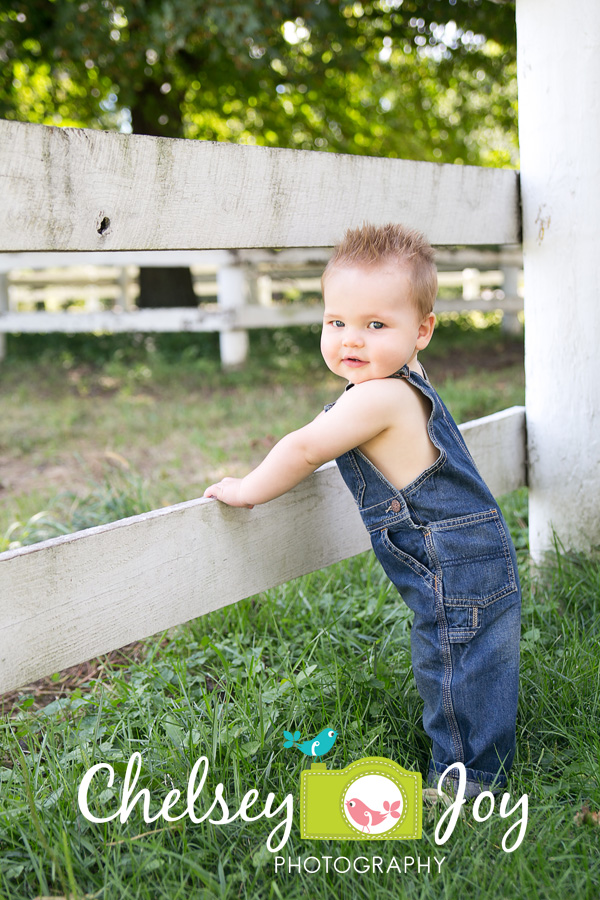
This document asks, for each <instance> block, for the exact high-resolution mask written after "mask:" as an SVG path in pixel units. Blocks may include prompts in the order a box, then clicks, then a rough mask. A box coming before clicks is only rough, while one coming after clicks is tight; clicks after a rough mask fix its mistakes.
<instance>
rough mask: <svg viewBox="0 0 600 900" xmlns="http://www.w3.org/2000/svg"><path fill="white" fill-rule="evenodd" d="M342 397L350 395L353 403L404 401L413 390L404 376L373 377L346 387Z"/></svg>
mask: <svg viewBox="0 0 600 900" xmlns="http://www.w3.org/2000/svg"><path fill="white" fill-rule="evenodd" d="M343 396H344V397H352V402H355V403H386V404H387V403H393V404H396V403H405V402H409V401H410V398H412V397H413V396H414V391H413V389H412V388H411V386H410V384H409V383H408V382H407V380H406V379H405V378H393V377H389V378H373V379H371V380H370V381H364V382H362V383H361V384H355V385H353V386H352V388H349V389H348V388H347V389H346V391H345V393H344V395H343Z"/></svg>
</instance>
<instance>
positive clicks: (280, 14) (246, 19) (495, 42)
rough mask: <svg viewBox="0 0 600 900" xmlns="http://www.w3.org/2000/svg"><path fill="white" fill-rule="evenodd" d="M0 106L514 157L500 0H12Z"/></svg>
mask: <svg viewBox="0 0 600 900" xmlns="http://www.w3.org/2000/svg"><path fill="white" fill-rule="evenodd" d="M0 36H1V38H0V63H1V65H0V115H2V116H4V117H6V118H17V119H21V120H25V121H35V122H43V123H45V124H57V125H68V124H79V125H87V126H91V127H95V128H121V129H122V130H131V129H133V131H136V132H143V133H147V134H155V135H159V134H160V135H165V136H170V137H191V138H201V139H203V140H227V141H236V142H242V143H256V144H265V145H268V146H282V147H292V148H299V149H326V150H336V151H342V152H346V153H355V154H365V153H368V154H371V155H383V156H399V157H403V158H413V159H414V158H418V159H429V160H433V161H440V162H454V161H462V162H469V163H483V164H491V165H515V164H516V154H517V150H516V147H517V143H516V73H515V28H514V9H513V7H512V4H510V5H500V6H498V5H493V4H491V3H488V2H485V3H484V2H480V0H427V2H423V0H404V2H403V3H399V2H397V0H368V2H361V3H356V2H348V0H342V2H333V0H321V2H315V0H268V2H263V3H260V4H256V3H253V2H250V0H236V2H235V3H231V2H229V0H210V2H200V3H190V2H189V0H120V2H119V0H105V2H102V3H99V2H98V3H96V2H81V3H77V2H73V0H53V2H48V3H31V2H29V0H14V2H13V3H12V4H11V8H10V10H8V11H0Z"/></svg>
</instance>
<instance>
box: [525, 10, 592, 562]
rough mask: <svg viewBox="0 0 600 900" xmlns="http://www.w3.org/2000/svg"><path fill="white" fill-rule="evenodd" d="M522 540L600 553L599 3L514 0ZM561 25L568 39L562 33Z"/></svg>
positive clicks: (537, 553)
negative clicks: (524, 451)
mask: <svg viewBox="0 0 600 900" xmlns="http://www.w3.org/2000/svg"><path fill="white" fill-rule="evenodd" d="M516 10H517V34H518V73H519V74H518V78H519V134H520V144H521V186H522V202H523V251H524V273H525V317H526V328H525V371H526V382H527V400H526V406H527V425H528V434H529V478H530V486H531V493H530V537H531V550H532V555H533V557H534V559H540V558H541V557H542V556H543V555H544V552H545V551H546V550H548V549H549V548H550V547H551V546H552V540H553V538H552V531H553V529H554V530H555V532H556V534H557V536H558V538H559V539H560V540H561V541H562V542H563V543H564V544H565V545H566V546H567V547H570V548H575V549H581V550H587V549H589V548H590V547H591V546H594V545H598V544H600V515H599V514H598V510H599V509H600V352H599V351H598V342H599V339H600V302H599V297H600V267H599V265H598V241H599V239H600V150H599V147H600V39H599V35H600V3H598V0H572V2H571V3H569V4H568V9H567V7H566V6H565V4H564V2H562V0H517V4H516ZM566 24H568V32H565V25H566Z"/></svg>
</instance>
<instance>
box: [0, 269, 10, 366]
mask: <svg viewBox="0 0 600 900" xmlns="http://www.w3.org/2000/svg"><path fill="white" fill-rule="evenodd" d="M7 312H8V275H7V273H6V272H0V316H2V315H4V313H7ZM5 356H6V335H5V334H4V333H3V332H0V362H2V360H3V359H4V357H5Z"/></svg>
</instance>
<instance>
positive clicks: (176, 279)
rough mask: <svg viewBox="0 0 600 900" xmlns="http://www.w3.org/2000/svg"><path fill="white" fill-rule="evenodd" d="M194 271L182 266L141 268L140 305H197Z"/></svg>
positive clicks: (153, 306) (161, 307) (161, 306)
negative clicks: (193, 282) (193, 278)
mask: <svg viewBox="0 0 600 900" xmlns="http://www.w3.org/2000/svg"><path fill="white" fill-rule="evenodd" d="M197 305H198V298H197V297H196V295H195V293H194V288H193V285H192V273H191V272H190V270H189V269H188V268H185V267H182V266H164V267H163V266H160V267H152V268H151V269H146V268H140V296H139V300H138V306H139V307H140V308H143V309H148V308H152V309H164V308H168V307H173V306H197Z"/></svg>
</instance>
